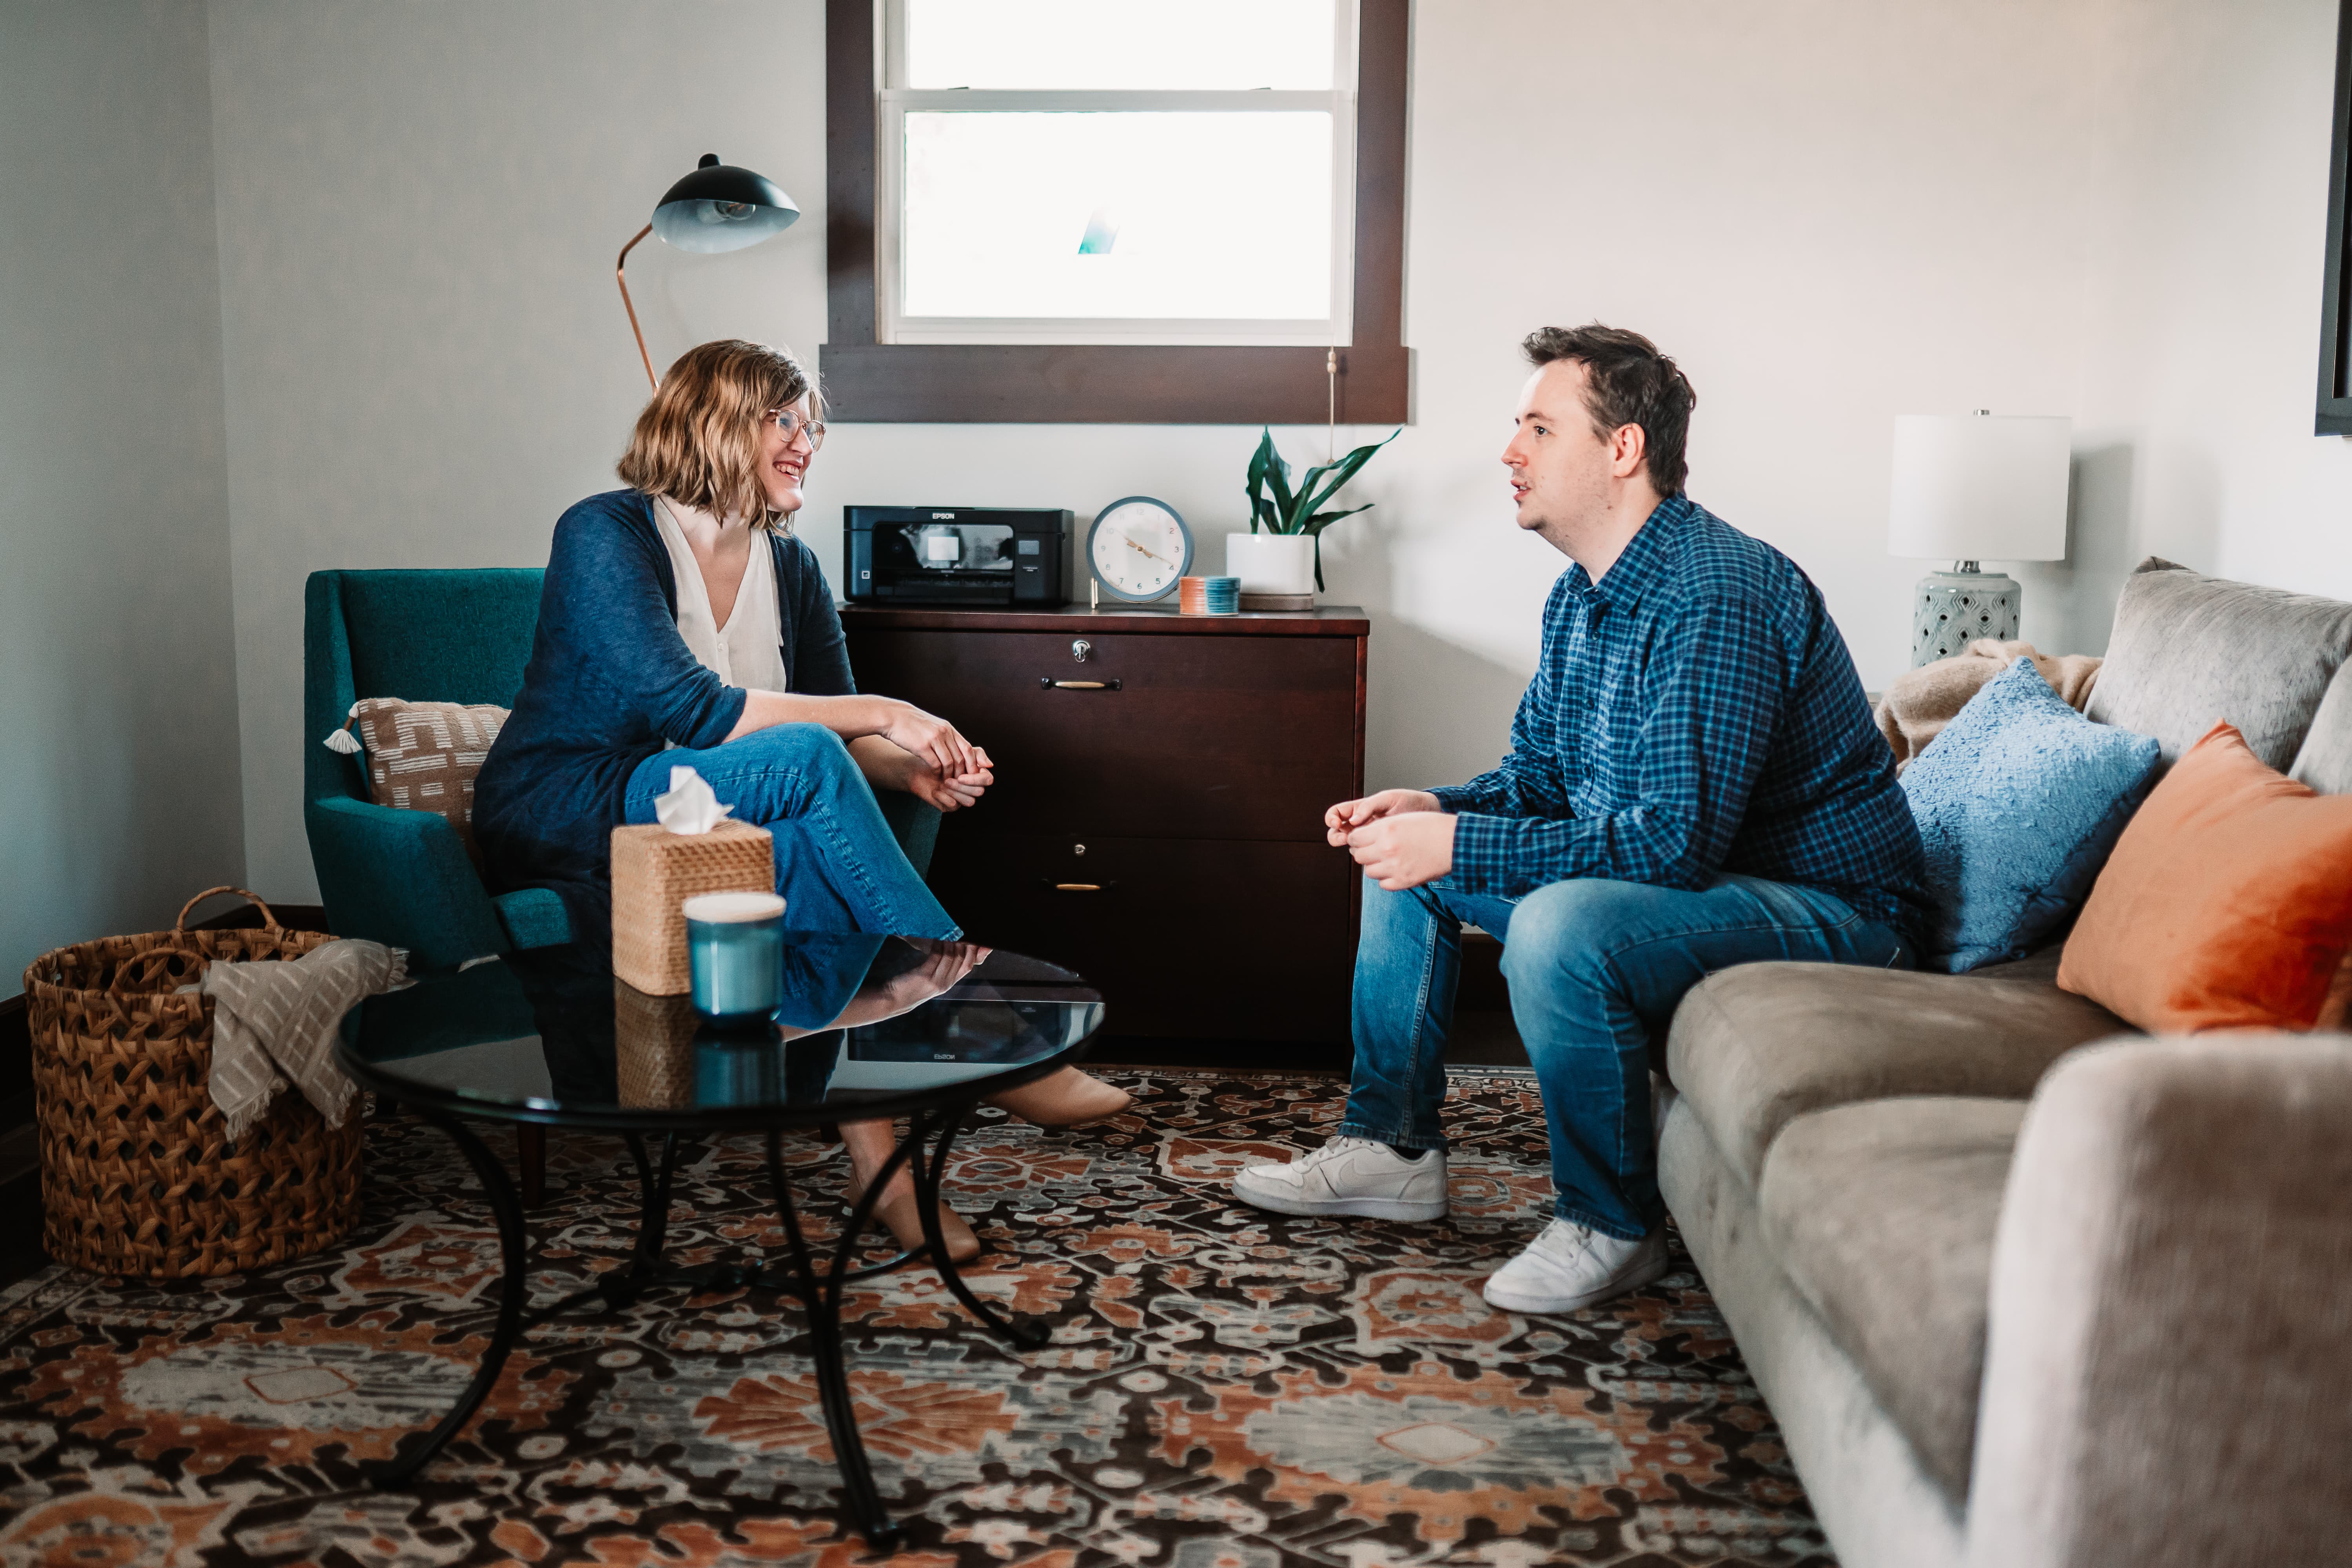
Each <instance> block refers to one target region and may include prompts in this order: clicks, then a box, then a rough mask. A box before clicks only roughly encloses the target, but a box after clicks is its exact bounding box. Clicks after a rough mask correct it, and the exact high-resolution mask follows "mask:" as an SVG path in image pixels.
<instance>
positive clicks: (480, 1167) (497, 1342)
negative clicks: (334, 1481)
mask: <svg viewBox="0 0 2352 1568" xmlns="http://www.w3.org/2000/svg"><path fill="white" fill-rule="evenodd" d="M425 1120H427V1121H431V1122H432V1123H433V1124H434V1125H435V1126H436V1127H438V1128H440V1129H441V1130H442V1131H444V1132H446V1133H448V1134H449V1136H450V1137H451V1138H452V1139H453V1140H455V1141H456V1142H457V1150H458V1152H460V1153H462V1154H464V1155H465V1156H466V1163H467V1164H469V1165H471V1166H473V1167H474V1174H476V1175H477V1176H479V1177H480V1178H481V1179H482V1193H483V1194H484V1195H485V1196H486V1197H488V1199H489V1200H490V1214H491V1215H492V1216H493V1217H494V1218H495V1219H496V1220H497V1222H498V1227H499V1261H500V1263H501V1264H502V1265H503V1266H504V1274H503V1277H502V1278H501V1279H500V1280H499V1321H498V1326H497V1327H496V1328H494V1329H493V1330H491V1331H490V1348H489V1349H488V1350H487V1351H485V1352H482V1364H481V1365H480V1366H479V1367H478V1368H476V1369H475V1372H474V1381H473V1382H471V1383H469V1384H467V1385H466V1392H465V1393H463V1394H459V1395H458V1396H457V1404H456V1405H454V1406H452V1407H451V1409H450V1411H449V1414H448V1415H444V1416H443V1417H441V1424H440V1425H439V1426H436V1427H434V1428H433V1430H432V1431H430V1432H428V1433H427V1434H425V1441H424V1442H422V1443H420V1444H415V1445H413V1446H411V1447H410V1448H409V1450H408V1452H407V1453H405V1454H401V1455H396V1456H394V1458H389V1459H375V1460H372V1461H370V1462H369V1463H368V1464H366V1465H364V1466H362V1474H364V1475H365V1476H366V1477H367V1481H368V1485H370V1486H372V1487H374V1488H377V1489H379V1490H381V1489H384V1488H387V1487H397V1486H403V1485H405V1484H406V1483H407V1481H408V1479H409V1478H410V1477H412V1476H414V1475H415V1474H416V1472H417V1471H418V1470H421V1469H423V1468H425V1461H426V1460H427V1459H430V1458H432V1457H433V1456H434V1455H436V1454H437V1453H439V1452H440V1451H441V1446H442V1445H443V1444H444V1443H446V1442H447V1441H448V1440H449V1439H450V1438H452V1437H454V1436H457V1433H458V1430H459V1429H460V1428H462V1427H463V1426H465V1425H466V1423H467V1422H468V1421H470V1420H472V1419H473V1416H474V1412H475V1411H477V1410H478V1409H480V1408H481V1406H482V1401H483V1400H484V1399H487V1398H488V1397H489V1393H490V1390H491V1389H492V1388H493V1387H494V1386H496V1385H497V1384H498V1381H499V1373H500V1372H501V1371H503V1370H504V1369H505V1367H506V1364H507V1353H508V1352H510V1351H512V1350H513V1349H514V1344H515V1341H517V1340H519V1339H520V1338H521V1337H522V1326H523V1325H522V1311H523V1297H524V1295H525V1294H526V1293H527V1292H528V1291H529V1289H530V1285H529V1281H528V1279H527V1277H526V1275H525V1273H524V1265H525V1262H526V1260H527V1257H528V1247H529V1242H528V1239H527V1237H525V1236H524V1234H523V1225H522V1205H521V1204H520V1203H519V1202H517V1201H516V1198H515V1190H514V1184H513V1183H512V1182H509V1181H508V1180H507V1170H506V1167H505V1166H504V1165H502V1164H500V1163H499V1158H498V1156H497V1155H495V1154H493V1153H491V1152H489V1150H488V1148H486V1147H484V1145H483V1143H482V1141H481V1140H480V1139H479V1138H477V1137H475V1136H474V1134H473V1133H472V1131H469V1130H468V1129H467V1127H466V1125H465V1123H463V1122H461V1121H457V1119H456V1118H454V1117H448V1116H442V1115H439V1114H437V1113H433V1112H427V1113H426V1115H425Z"/></svg>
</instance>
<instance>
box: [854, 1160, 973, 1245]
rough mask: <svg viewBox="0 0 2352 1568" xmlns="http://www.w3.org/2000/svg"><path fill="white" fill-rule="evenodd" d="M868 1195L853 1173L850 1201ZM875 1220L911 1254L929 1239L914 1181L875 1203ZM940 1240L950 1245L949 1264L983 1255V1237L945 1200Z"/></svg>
mask: <svg viewBox="0 0 2352 1568" xmlns="http://www.w3.org/2000/svg"><path fill="white" fill-rule="evenodd" d="M865 1193H866V1188H865V1185H864V1184H862V1183H860V1182H859V1181H858V1180H857V1178H856V1175H855V1174H853V1175H852V1176H851V1177H850V1178H849V1192H848V1197H849V1201H850V1202H851V1203H852V1204H853V1205H854V1204H856V1202H857V1200H858V1199H859V1198H860V1197H862V1196H864V1195H865ZM874 1217H875V1218H876V1219H878V1220H880V1221H881V1222H882V1223H883V1224H884V1225H886V1226H889V1227H890V1234H891V1235H892V1236H893V1237H897V1238H898V1245H899V1246H900V1247H904V1248H906V1249H907V1250H908V1251H909V1252H911V1251H913V1250H914V1249H915V1248H916V1247H920V1246H922V1245H923V1243H924V1241H925V1240H926V1239H927V1238H926V1237H924V1235H923V1216H922V1211H921V1210H919V1209H918V1208H917V1207H916V1206H915V1185H914V1184H913V1183H912V1182H908V1184H906V1186H905V1187H904V1188H903V1189H902V1190H901V1191H900V1192H898V1194H896V1195H895V1196H885V1197H884V1198H882V1199H881V1200H880V1201H879V1202H877V1204H875V1205H874ZM940 1240H942V1241H944V1242H946V1243H947V1244H948V1261H950V1263H969V1262H971V1260H972V1259H973V1258H978V1257H979V1256H980V1237H977V1236H974V1235H973V1234H972V1231H971V1226H968V1225H966V1224H964V1222H963V1216H962V1215H960V1214H958V1213H956V1212H955V1210H953V1209H951V1208H950V1207H948V1205H947V1203H946V1200H944V1199H942V1200H941V1201H940Z"/></svg>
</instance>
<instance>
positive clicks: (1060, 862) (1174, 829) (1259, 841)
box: [841, 606, 1370, 1045]
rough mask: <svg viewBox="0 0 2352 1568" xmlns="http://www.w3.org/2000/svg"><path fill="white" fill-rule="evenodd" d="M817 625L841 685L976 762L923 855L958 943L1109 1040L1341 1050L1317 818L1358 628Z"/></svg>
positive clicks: (934, 618) (1344, 980)
mask: <svg viewBox="0 0 2352 1568" xmlns="http://www.w3.org/2000/svg"><path fill="white" fill-rule="evenodd" d="M841 620H842V625H843V626H844V627H845V629H846V631H847V633H848V637H849V656H850V666H851V668H853V669H854V670H855V671H856V678H857V685H858V689H860V690H862V691H874V692H879V693H882V694H883V695H886V696H890V697H898V698H903V699H904V700H907V701H909V702H912V703H915V704H916V705H918V706H919V707H922V708H926V709H929V710H930V711H932V712H934V713H937V714H939V715H940V717H942V718H944V719H947V720H948V721H950V722H952V723H953V724H954V725H955V726H956V727H957V728H958V729H959V730H961V731H963V733H964V735H965V737H966V738H967V739H969V740H971V742H974V743H975V744H977V745H981V746H984V747H986V748H987V750H988V753H989V756H990V757H991V759H992V760H993V761H994V763H996V787H995V788H994V789H992V790H991V791H990V792H989V794H988V796H987V798H986V799H984V800H982V802H981V803H980V805H977V806H976V807H974V808H972V809H971V810H970V811H961V812H954V813H950V815H949V816H948V817H947V819H946V820H945V821H944V822H943V823H941V824H940V842H939V849H938V852H937V854H936V855H935V856H934V857H933V858H932V861H931V873H930V884H931V888H932V890H933V891H934V892H936V893H937V894H938V895H939V897H940V902H941V903H943V904H945V905H946V906H947V909H948V912H949V913H950V914H951V915H953V916H954V917H955V918H956V920H957V921H959V922H961V924H962V926H963V927H964V929H965V930H966V931H968V932H970V933H971V937H972V939H973V940H974V941H977V942H991V943H998V944H1002V945H1003V946H1006V947H1011V948H1015V949H1018V950H1019V951H1021V952H1030V953H1034V954H1035V955H1036V956H1038V957H1040V958H1046V959H1051V960H1053V961H1054V962H1055V963H1064V964H1067V965H1068V966H1069V967H1071V968H1073V969H1076V971H1078V972H1079V973H1082V974H1084V975H1086V976H1087V979H1089V980H1091V981H1092V982H1094V984H1096V985H1097V986H1099V987H1100V988H1101V990H1102V992H1103V994H1104V996H1105V998H1106V999H1107V1000H1108V1003H1109V1006H1110V1016H1109V1020H1108V1033H1110V1034H1113V1035H1146V1036H1158V1037H1189V1038H1198V1039H1218V1040H1252V1039H1257V1040H1283V1041H1328V1042H1332V1043H1334V1044H1339V1045H1344V1043H1345V1042H1346V1040H1347V1038H1348V991H1349V980H1350V977H1351V974H1352V972H1353V968H1354V963H1355V951H1356V906H1357V903H1358V901H1359V897H1360V893H1359V888H1358V879H1357V872H1356V868H1355V865H1354V863H1353V862H1352V861H1350V860H1349V858H1348V856H1347V853H1346V851H1344V850H1340V849H1334V848H1332V847H1329V846H1328V845H1327V844H1326V843H1325V842H1324V840H1323V813H1324V810H1325V809H1326V808H1327V807H1328V806H1329V805H1332V804H1333V803H1335V802H1338V801H1342V800H1348V799H1351V798H1353V797H1355V796H1357V795H1361V794H1362V793H1363V787H1364V655H1365V647H1366V641H1367V638H1368V637H1369V635H1370V623H1369V622H1367V621H1366V620H1365V618H1364V616H1363V612H1362V611H1360V610H1358V609H1354V608H1350V607H1338V606H1334V607H1326V608H1323V609H1318V610H1316V611H1314V612H1313V613H1311V614H1307V613H1302V614H1298V615H1244V616H1180V615H1177V614H1176V613H1175V612H1174V611H1173V610H1172V609H1159V608H1143V609H1117V610H1113V609H1104V610H1099V611H1095V610H1087V609H1086V608H1083V607H1073V608H1069V609H1062V610H1023V611H1006V610H916V609H901V608H893V609H870V608H866V607H864V606H848V607H845V608H844V609H843V610H842V612H841Z"/></svg>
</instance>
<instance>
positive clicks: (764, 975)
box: [681, 893, 784, 1023]
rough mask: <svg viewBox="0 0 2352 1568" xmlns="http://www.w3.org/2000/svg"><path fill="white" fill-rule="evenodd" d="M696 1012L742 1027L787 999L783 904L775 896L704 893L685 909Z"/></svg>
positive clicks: (771, 1011)
mask: <svg viewBox="0 0 2352 1568" xmlns="http://www.w3.org/2000/svg"><path fill="white" fill-rule="evenodd" d="M681 912H683V913H684V914H685V916H686V952H687V963H688V968H689V970H690V971H691V975H692V981H691V984H692V988H693V995H694V1010H695V1011H696V1012H698V1013H699V1014H701V1015H702V1016H704V1017H706V1018H712V1019H717V1020H720V1021H722V1022H733V1023H740V1022H747V1021H749V1020H751V1019H755V1018H765V1017H766V1016H768V1015H769V1014H771V1013H773V1012H774V1011H775V1010H776V1005H777V1003H778V1002H779V1001H781V1000H782V985H783V957H784V900H782V899H781V898H779V897H777V896H776V895H775V894H773V893H704V894H702V895H700V896H699V897H698V898H692V899H688V900H686V902H685V904H684V905H683V906H681Z"/></svg>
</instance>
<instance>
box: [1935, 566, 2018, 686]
mask: <svg viewBox="0 0 2352 1568" xmlns="http://www.w3.org/2000/svg"><path fill="white" fill-rule="evenodd" d="M1911 596H1912V604H1913V605H1914V606H1915V608H1916V612H1917V613H1916V615H1915V616H1913V617H1912V621H1911V664H1912V668H1918V667H1919V666H1920V665H1923V664H1933V663H1934V662H1935V661H1936V660H1937V659H1939V658H1951V657H1952V656H1953V655H1955V654H1957V653H1959V652H1961V651H1963V650H1964V649H1966V648H1967V647H1968V646H1969V644H1970V643H1972V642H1974V641H1976V639H1977V638H1979V637H1999V638H2000V639H2001V640H2002V641H2004V642H2006V641H2009V640H2010V639H2011V638H2013V637H2016V636H2017V616H2018V611H2019V608H2020V607H2021V605H2023V604H2024V601H2025V590H2024V589H2022V588H2021V587H2019V586H2018V584H2017V579H2016V578H2014V577H2009V576H2004V575H2002V574H2000V573H1998V572H1930V573H1928V574H1927V575H1926V576H1925V577H1922V578H1920V579H1919V585H1918V586H1917V587H1916V588H1915V589H1913V590H1912V591H1911Z"/></svg>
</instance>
